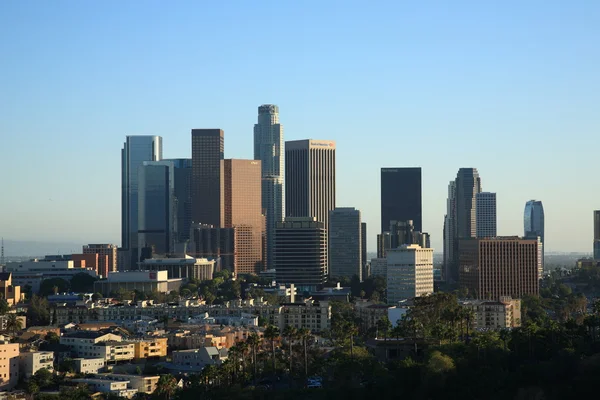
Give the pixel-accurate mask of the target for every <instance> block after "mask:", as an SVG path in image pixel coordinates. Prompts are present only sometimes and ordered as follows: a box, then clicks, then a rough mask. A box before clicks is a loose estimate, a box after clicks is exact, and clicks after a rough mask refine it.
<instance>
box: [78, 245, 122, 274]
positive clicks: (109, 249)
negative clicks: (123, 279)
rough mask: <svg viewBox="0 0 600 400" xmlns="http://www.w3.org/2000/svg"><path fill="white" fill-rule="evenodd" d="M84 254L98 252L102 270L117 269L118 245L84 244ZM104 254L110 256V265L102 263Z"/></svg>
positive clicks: (110, 270)
mask: <svg viewBox="0 0 600 400" xmlns="http://www.w3.org/2000/svg"><path fill="white" fill-rule="evenodd" d="M82 253H83V254H98V256H99V258H98V260H99V262H100V265H99V266H98V268H99V269H100V270H102V271H108V272H109V273H110V272H116V271H117V246H115V245H113V244H88V245H87V246H83V251H82ZM104 256H107V257H108V265H104V264H102V262H103V260H104Z"/></svg>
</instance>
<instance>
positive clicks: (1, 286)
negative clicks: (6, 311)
mask: <svg viewBox="0 0 600 400" xmlns="http://www.w3.org/2000/svg"><path fill="white" fill-rule="evenodd" d="M0 295H1V296H2V298H3V299H4V300H6V302H7V303H8V305H9V306H12V305H15V304H17V303H19V302H21V301H22V300H23V299H24V298H25V295H24V294H22V293H21V287H20V286H15V284H13V281H12V273H10V272H0Z"/></svg>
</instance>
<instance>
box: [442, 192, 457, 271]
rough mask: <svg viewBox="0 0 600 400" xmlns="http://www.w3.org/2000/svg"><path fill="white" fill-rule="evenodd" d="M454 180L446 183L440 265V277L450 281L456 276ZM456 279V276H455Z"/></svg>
mask: <svg viewBox="0 0 600 400" xmlns="http://www.w3.org/2000/svg"><path fill="white" fill-rule="evenodd" d="M455 232H456V182H454V181H451V182H450V183H449V184H448V199H447V200H446V215H444V263H443V265H442V279H443V280H444V281H452V280H454V279H455V276H456V277H457V276H458V273H457V272H456V267H455V261H456V260H455V256H454V253H455V251H456V245H455V239H456V238H455ZM456 279H458V278H456Z"/></svg>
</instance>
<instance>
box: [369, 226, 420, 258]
mask: <svg viewBox="0 0 600 400" xmlns="http://www.w3.org/2000/svg"><path fill="white" fill-rule="evenodd" d="M429 241H430V240H429V234H428V233H423V232H419V231H416V230H415V227H414V225H413V221H410V220H409V221H394V220H392V221H390V226H389V230H388V231H385V232H382V233H381V234H380V235H377V257H378V258H385V257H386V253H387V250H389V249H395V248H398V247H400V246H401V245H403V244H418V245H419V246H421V247H423V248H429V247H430V243H429Z"/></svg>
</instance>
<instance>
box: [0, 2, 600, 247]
mask: <svg viewBox="0 0 600 400" xmlns="http://www.w3.org/2000/svg"><path fill="white" fill-rule="evenodd" d="M598 21H600V2H598V1H595V0H589V1H563V0H561V1H552V0H550V1H548V0H545V1H534V0H530V1H479V0H473V1H437V2H433V1H411V2H408V1H373V2H366V1H360V2H358V1H348V0H344V1H316V0H305V1H260V0H257V1H245V0H238V1H216V2H215V1H213V2H209V1H189V2H185V1H175V2H164V1H97V2H91V1H26V0H24V1H17V0H4V1H1V2H0V171H1V172H0V177H1V179H0V182H1V185H0V235H2V236H4V237H5V238H10V239H15V240H28V239H30V240H48V241H50V240H51V241H65V240H68V241H75V242H80V243H88V242H98V241H110V242H115V243H120V201H121V200H120V185H121V182H120V150H121V147H122V145H123V141H124V138H125V136H126V135H136V134H156V135H161V136H163V138H164V155H165V157H189V156H190V142H191V140H190V129H191V128H216V127H218V128H222V129H224V130H225V156H226V157H228V158H231V157H235V158H252V155H253V154H252V153H253V148H252V129H253V124H254V123H255V122H256V114H257V107H258V105H260V104H263V103H274V104H278V105H279V107H280V117H281V122H282V123H283V124H284V127H285V136H286V139H289V140H292V139H303V138H315V139H332V140H336V141H337V157H338V158H337V160H338V164H337V172H338V175H337V177H338V182H337V198H338V206H354V207H357V208H359V209H361V210H362V212H363V216H364V217H363V219H365V220H366V221H367V222H368V224H369V248H370V250H373V249H374V247H375V234H376V233H377V232H376V230H377V229H378V226H379V169H380V167H382V166H394V167H396V166H421V167H423V198H424V200H423V214H424V221H423V226H424V229H425V230H427V231H429V232H430V233H431V236H432V242H433V246H434V247H435V248H436V250H438V251H441V249H442V222H443V216H444V212H445V201H446V194H447V185H448V182H449V181H450V180H451V179H453V178H454V177H455V175H456V172H457V170H458V168H460V167H476V168H478V169H479V172H480V174H481V177H482V184H483V189H484V190H486V191H495V192H497V193H498V224H499V234H503V235H504V234H506V235H510V234H522V230H523V224H522V216H523V208H524V205H525V202H526V200H528V199H540V200H542V201H543V202H544V207H545V211H546V242H547V243H546V248H547V249H548V250H551V251H562V250H564V251H591V246H592V210H593V209H594V208H600V187H599V183H598V182H599V178H598V176H599V175H600V163H599V161H598V160H599V150H600V146H599V143H600V130H599V128H600V111H599V110H598V106H599V104H600V75H599V73H598V71H600V52H599V46H600V24H599V23H598Z"/></svg>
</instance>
